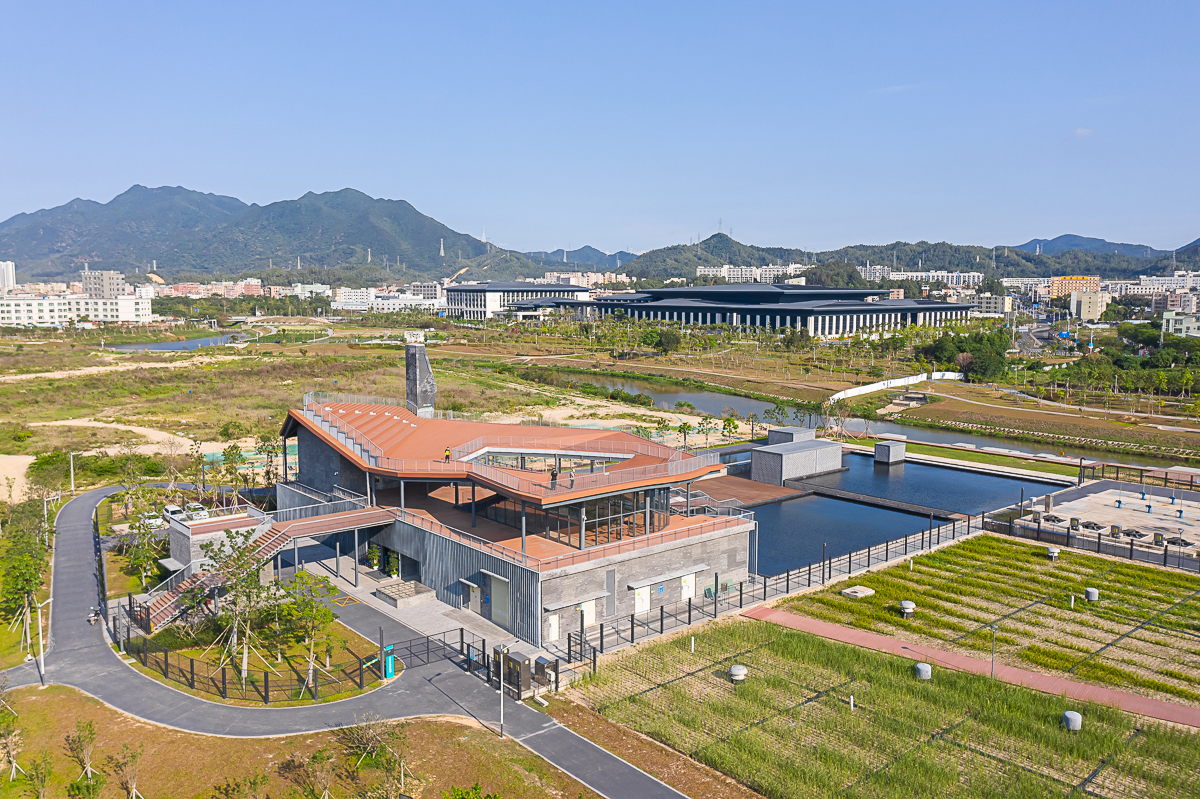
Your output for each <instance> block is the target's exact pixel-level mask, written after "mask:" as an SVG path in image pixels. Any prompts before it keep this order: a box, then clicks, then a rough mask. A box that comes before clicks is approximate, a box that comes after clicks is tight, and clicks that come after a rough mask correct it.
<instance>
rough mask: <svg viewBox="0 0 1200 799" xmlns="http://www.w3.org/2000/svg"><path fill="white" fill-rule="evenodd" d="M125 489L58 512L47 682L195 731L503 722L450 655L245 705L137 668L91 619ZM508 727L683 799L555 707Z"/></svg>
mask: <svg viewBox="0 0 1200 799" xmlns="http://www.w3.org/2000/svg"><path fill="white" fill-rule="evenodd" d="M118 490H120V489H119V488H117V487H110V488H101V489H96V490H94V491H89V492H87V493H85V494H82V495H80V496H79V497H76V498H75V499H73V500H71V501H70V502H68V503H67V504H66V505H65V506H63V508H62V510H61V511H59V514H58V517H57V519H56V525H57V534H56V539H55V542H56V545H55V550H54V572H53V585H52V596H53V598H54V602H53V603H52V607H53V612H52V615H51V622H50V635H49V641H48V648H47V650H46V681H47V682H53V683H58V684H61V685H69V686H71V687H73V688H78V689H79V690H81V691H84V692H86V693H88V694H91V695H92V696H94V697H96V698H97V699H99V700H101V701H102V702H104V703H106V704H108V705H111V706H112V707H114V708H116V709H117V710H120V711H121V712H123V713H127V714H129V715H131V716H134V717H136V718H139V719H142V720H143V721H148V722H151V723H154V724H160V725H163V726H167V727H172V728H174V729H178V730H183V731H186V732H193V733H200V734H203V735H223V736H231V737H239V738H243V737H259V736H273V735H291V734H296V733H303V732H315V731H322V730H326V729H329V728H330V727H333V726H336V725H339V724H346V723H353V720H354V714H356V713H358V714H362V713H365V712H367V711H373V712H377V713H380V714H382V715H385V716H388V717H390V718H396V719H402V718H412V717H418V716H428V715H457V716H467V717H469V718H472V719H475V720H476V721H478V722H480V723H482V724H485V725H487V726H489V727H492V728H498V727H499V694H498V692H497V691H495V690H494V689H492V688H491V687H489V686H488V685H487V684H486V683H484V682H483V681H481V680H479V679H478V678H476V677H473V676H471V675H469V674H467V673H466V672H465V671H463V670H462V669H461V668H459V667H458V666H457V665H456V664H455V663H453V662H452V661H449V660H445V661H440V662H435V663H431V664H429V665H425V666H418V667H416V668H412V669H406V670H405V671H404V672H403V673H402V674H401V676H400V677H398V678H397V679H395V680H393V681H392V682H391V683H390V684H388V685H386V686H383V687H381V688H377V689H375V690H374V691H371V692H370V693H367V694H364V695H362V696H358V697H354V698H351V699H344V700H341V701H338V702H331V703H329V704H321V705H311V706H307V707H290V708H246V707H232V706H229V705H222V704H217V703H215V702H209V701H206V700H204V699H199V698H197V697H194V696H190V695H188V694H185V693H183V692H181V691H176V690H175V689H173V688H170V687H168V686H166V685H164V684H162V683H159V682H157V681H155V680H152V679H150V678H149V677H146V676H144V675H142V674H139V673H138V672H136V671H134V670H133V669H132V668H131V667H130V666H128V665H126V664H125V663H124V662H122V661H121V659H120V658H119V656H118V655H117V654H116V653H115V652H113V650H112V648H111V647H110V646H109V645H108V643H107V642H106V640H105V631H104V627H103V626H102V625H95V626H92V625H90V624H88V622H87V616H88V611H89V609H90V608H91V607H92V605H93V603H94V602H95V601H96V598H97V596H98V585H99V583H98V580H99V576H98V575H97V573H96V551H95V543H94V538H93V535H92V512H93V510H94V509H95V508H96V506H97V505H99V504H100V502H101V501H102V500H103V499H104V498H105V497H107V496H108V495H110V494H113V493H115V492H116V491H118ZM338 614H339V616H340V618H341V620H342V621H343V622H344V623H346V624H347V625H348V626H349V627H351V628H352V629H354V630H356V631H357V632H359V633H360V634H362V635H363V636H365V637H366V638H367V639H368V640H374V639H375V638H377V637H378V634H379V628H380V627H383V628H384V634H385V636H388V637H390V638H391V640H404V639H406V638H415V637H418V634H417V633H415V632H413V631H412V630H409V629H408V628H406V627H404V625H402V624H400V623H399V622H397V621H395V620H394V619H392V618H391V617H390V616H386V615H385V614H383V613H381V612H379V611H377V610H375V609H374V608H371V607H368V606H367V605H364V604H359V605H353V606H351V607H349V608H339V609H338ZM8 677H9V680H10V685H13V686H20V685H32V684H36V683H37V682H38V674H37V670H36V665H35V664H34V663H26V664H23V665H21V666H18V667H16V668H14V669H10V670H9V671H8ZM505 705H506V707H505V714H504V715H505V719H504V721H505V734H506V735H508V736H510V737H512V738H513V739H514V740H516V741H518V742H520V743H521V744H522V745H523V746H525V747H526V748H528V749H530V750H531V751H533V752H534V753H536V754H538V755H540V756H542V757H544V758H545V759H546V760H548V761H549V762H551V763H552V764H554V765H555V766H557V767H558V768H560V769H562V770H563V771H564V772H566V773H567V774H570V775H571V776H572V777H574V778H575V779H577V780H579V781H580V782H582V783H583V784H585V785H587V786H588V787H589V788H591V789H592V790H594V791H596V792H597V793H599V794H601V795H602V796H606V797H613V798H614V799H615V797H628V796H638V797H652V798H653V799H658V797H662V798H663V799H667V798H668V797H670V798H671V799H676V798H677V797H681V796H683V794H681V793H679V792H678V791H676V790H674V789H673V788H671V787H669V786H667V785H665V784H664V783H662V782H660V781H659V780H657V779H655V778H654V777H651V776H650V775H648V774H646V773H645V772H643V771H641V770H639V769H637V768H635V767H634V766H632V765H630V764H629V763H626V762H625V761H624V760H621V759H620V758H618V757H616V756H614V755H612V754H609V753H608V752H606V751H605V750H603V749H601V748H600V747H598V746H596V745H595V744H593V743H592V742H590V741H588V740H586V739H584V738H581V737H580V736H578V735H576V734H575V733H573V732H571V731H570V730H569V729H567V728H566V727H564V726H562V725H561V724H559V723H558V722H557V721H555V720H554V719H552V718H550V717H549V716H547V715H544V714H542V713H539V712H537V711H535V710H532V709H531V708H528V707H526V706H525V705H522V704H518V703H516V702H512V701H506V702H505Z"/></svg>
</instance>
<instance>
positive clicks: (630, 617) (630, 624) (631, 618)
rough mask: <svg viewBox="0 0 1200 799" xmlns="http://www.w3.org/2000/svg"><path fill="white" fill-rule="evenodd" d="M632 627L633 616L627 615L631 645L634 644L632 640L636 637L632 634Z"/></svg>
mask: <svg viewBox="0 0 1200 799" xmlns="http://www.w3.org/2000/svg"><path fill="white" fill-rule="evenodd" d="M633 625H634V619H633V614H632V613H630V614H629V643H631V644H632V643H634V640H635V638H636V636H635V635H634V633H633V629H634V628H633Z"/></svg>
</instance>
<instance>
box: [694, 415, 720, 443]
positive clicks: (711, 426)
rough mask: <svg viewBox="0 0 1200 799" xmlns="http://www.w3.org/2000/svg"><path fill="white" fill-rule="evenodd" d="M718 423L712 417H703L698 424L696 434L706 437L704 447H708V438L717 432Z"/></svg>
mask: <svg viewBox="0 0 1200 799" xmlns="http://www.w3.org/2000/svg"><path fill="white" fill-rule="evenodd" d="M716 430H717V422H716V420H714V419H713V418H712V417H711V416H703V417H701V418H700V421H699V422H697V423H696V432H697V433H700V434H701V435H703V436H704V446H706V447H707V446H708V437H709V436H710V435H711V434H712V433H714V432H716Z"/></svg>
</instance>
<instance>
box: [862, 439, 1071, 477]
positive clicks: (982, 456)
mask: <svg viewBox="0 0 1200 799" xmlns="http://www.w3.org/2000/svg"><path fill="white" fill-rule="evenodd" d="M845 440H846V441H847V442H848V443H851V444H863V445H866V446H873V445H874V443H875V442H876V441H877V440H878V441H882V440H883V439H871V438H865V437H864V438H847V439H845ZM905 451H906V452H911V453H912V454H914V455H934V456H936V457H939V458H953V459H954V460H956V461H967V462H969V463H984V464H988V465H990V466H1008V467H1010V468H1013V469H1027V470H1029V471H1033V472H1045V473H1046V474H1061V475H1065V476H1067V477H1076V476H1078V474H1079V467H1077V466H1068V465H1066V464H1062V463H1047V462H1045V461H1038V460H1026V459H1024V458H1012V457H1008V456H1005V455H996V454H993V453H991V452H972V451H971V450H963V449H948V448H946V447H934V446H928V445H925V444H916V443H913V442H912V441H907V442H905Z"/></svg>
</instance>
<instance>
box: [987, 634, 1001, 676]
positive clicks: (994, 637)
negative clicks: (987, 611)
mask: <svg viewBox="0 0 1200 799" xmlns="http://www.w3.org/2000/svg"><path fill="white" fill-rule="evenodd" d="M988 626H989V627H991V628H992V679H993V680H994V679H996V630H998V629H1000V628H999V627H997V626H996V625H994V624H989V625H988Z"/></svg>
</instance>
